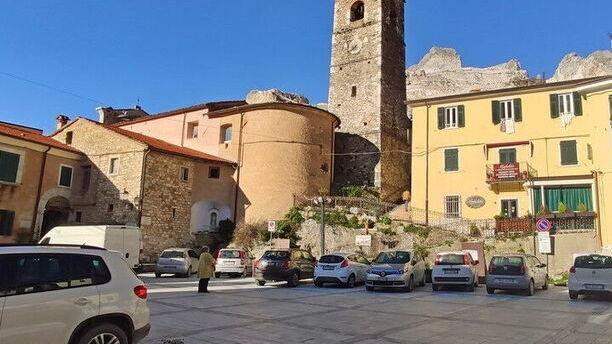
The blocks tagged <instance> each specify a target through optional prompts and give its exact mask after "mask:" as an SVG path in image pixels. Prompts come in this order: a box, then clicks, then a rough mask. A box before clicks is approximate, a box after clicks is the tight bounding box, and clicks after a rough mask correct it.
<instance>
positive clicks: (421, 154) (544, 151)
mask: <svg viewBox="0 0 612 344" xmlns="http://www.w3.org/2000/svg"><path fill="white" fill-rule="evenodd" d="M573 91H574V89H573V88H551V87H548V88H545V89H539V90H523V91H519V92H514V93H507V94H501V93H497V94H495V95H489V96H482V97H480V98H476V97H475V96H470V95H467V96H465V97H458V98H455V99H452V102H435V101H432V102H431V103H430V105H429V106H427V105H425V104H424V103H417V104H413V131H412V132H413V144H412V151H413V156H412V196H413V197H412V205H413V207H415V208H422V209H424V208H425V198H426V197H425V178H426V177H425V176H426V167H425V166H426V154H425V153H426V136H427V118H428V117H429V152H430V154H429V209H430V210H431V211H437V212H441V213H442V212H444V197H445V196H446V195H460V196H461V202H462V205H461V210H462V216H463V217H465V218H472V219H484V218H492V217H493V216H494V215H496V214H499V213H500V212H501V199H518V207H519V216H524V215H526V214H528V213H533V212H534V211H533V210H532V205H531V201H530V197H529V194H528V192H527V188H525V187H524V186H523V184H522V183H515V184H503V185H498V186H493V187H492V186H490V185H489V184H487V183H486V165H487V164H496V163H498V162H499V152H498V151H499V148H490V149H487V148H486V145H487V144H489V145H490V144H498V143H509V142H519V141H528V142H529V144H526V145H516V146H513V147H502V148H516V151H517V162H521V163H527V164H529V165H530V166H531V167H533V168H534V169H535V170H536V171H537V177H538V178H549V177H570V178H560V179H571V178H581V179H585V180H589V183H592V182H593V181H592V180H593V178H592V171H601V172H602V173H601V175H600V177H599V189H600V190H599V191H600V193H601V196H600V197H599V198H600V199H601V198H604V199H602V200H600V202H601V204H600V207H599V209H596V211H598V212H599V213H600V215H601V220H602V228H603V229H604V230H605V233H604V234H603V235H602V237H603V241H604V245H605V244H606V243H608V244H612V209H610V210H609V209H607V208H610V207H612V203H610V202H608V203H606V201H605V198H610V197H612V176H611V175H610V173H611V171H612V158H611V156H612V153H611V152H610V151H611V149H612V136H611V134H610V105H609V101H608V97H609V95H610V94H612V90H610V89H609V88H608V89H607V90H606V91H600V92H594V93H587V94H586V99H585V98H584V97H583V99H582V108H583V111H582V112H583V115H582V116H576V117H574V118H573V120H572V122H571V124H569V125H568V126H567V127H563V126H562V123H561V119H559V118H551V116H550V100H549V95H550V94H558V93H565V92H568V93H569V92H573ZM498 96H499V97H498ZM513 98H521V99H522V122H517V123H516V126H515V132H514V133H512V134H509V133H505V132H502V131H501V130H500V126H499V125H494V124H493V121H492V109H491V108H492V105H491V102H492V101H494V100H507V99H513ZM455 105H463V106H465V127H463V128H458V129H442V130H439V129H438V115H437V109H438V108H439V107H449V106H455ZM562 140H576V141H577V151H578V164H577V165H576V166H562V165H561V163H560V150H559V142H560V141H562ZM589 145H590V146H589ZM445 148H458V149H459V171H458V172H445V171H444V149H445ZM590 150H592V154H591V156H590V154H589V151H590ZM473 195H478V196H482V197H484V198H485V200H486V204H485V205H484V206H483V207H482V208H480V209H472V208H469V207H467V206H466V204H465V200H466V198H468V197H469V196H473ZM602 196H603V197H602ZM594 201H595V202H596V200H595V199H594ZM596 206H597V205H596ZM553 208H554V207H553ZM551 210H556V209H551Z"/></svg>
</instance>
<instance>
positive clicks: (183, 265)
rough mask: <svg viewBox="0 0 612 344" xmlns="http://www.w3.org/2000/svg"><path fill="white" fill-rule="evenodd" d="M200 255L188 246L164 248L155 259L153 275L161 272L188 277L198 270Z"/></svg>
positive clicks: (157, 275) (158, 275)
mask: <svg viewBox="0 0 612 344" xmlns="http://www.w3.org/2000/svg"><path fill="white" fill-rule="evenodd" d="M199 261H200V257H199V256H198V254H197V253H196V252H195V251H194V250H192V249H189V248H168V249H165V250H164V251H163V252H162V253H161V254H160V255H159V258H158V259H157V264H156V265H155V277H161V275H162V274H173V275H178V276H181V277H189V276H191V275H192V274H194V273H196V272H198V265H199Z"/></svg>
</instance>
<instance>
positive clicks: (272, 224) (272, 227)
mask: <svg viewBox="0 0 612 344" xmlns="http://www.w3.org/2000/svg"><path fill="white" fill-rule="evenodd" d="M268 232H270V233H274V232H276V221H274V220H270V221H268Z"/></svg>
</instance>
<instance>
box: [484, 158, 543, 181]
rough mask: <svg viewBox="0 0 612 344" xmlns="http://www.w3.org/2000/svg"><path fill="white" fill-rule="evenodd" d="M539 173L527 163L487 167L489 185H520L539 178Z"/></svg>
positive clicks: (490, 165)
mask: <svg viewBox="0 0 612 344" xmlns="http://www.w3.org/2000/svg"><path fill="white" fill-rule="evenodd" d="M537 176H538V172H537V171H536V170H535V169H534V168H533V167H531V166H530V165H529V164H528V163H526V162H514V163H507V164H489V165H487V183H489V184H500V183H519V182H524V181H526V180H529V179H531V178H534V177H537Z"/></svg>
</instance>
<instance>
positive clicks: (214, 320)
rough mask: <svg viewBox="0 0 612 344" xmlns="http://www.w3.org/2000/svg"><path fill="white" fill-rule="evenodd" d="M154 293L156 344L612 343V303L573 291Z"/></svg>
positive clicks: (182, 283)
mask: <svg viewBox="0 0 612 344" xmlns="http://www.w3.org/2000/svg"><path fill="white" fill-rule="evenodd" d="M143 279H144V280H145V282H146V283H147V284H148V285H149V287H150V294H149V295H150V296H149V307H150V309H151V326H152V328H151V333H150V335H149V336H148V337H147V338H146V339H145V341H144V343H146V344H181V343H182V344H192V343H364V344H365V343H368V344H374V343H521V344H524V343H542V344H544V343H556V344H563V343H612V302H611V301H610V298H602V297H589V298H587V299H584V298H582V297H581V298H580V299H579V300H578V301H570V300H569V298H568V295H567V290H566V289H565V288H558V287H551V289H550V290H548V291H538V292H537V293H536V295H535V296H532V297H526V296H521V295H518V294H511V293H505V292H496V294H495V295H487V294H486V291H485V288H484V287H482V286H481V287H480V288H478V289H477V291H476V292H475V293H469V292H463V291H442V292H436V293H433V292H432V291H431V286H430V285H427V286H426V287H424V288H418V289H417V291H416V292H413V293H402V292H376V293H371V292H366V291H365V290H364V288H363V287H357V288H355V289H342V288H323V289H321V288H315V287H314V286H313V285H312V284H311V283H302V284H301V285H300V287H298V288H294V289H291V288H287V287H285V286H284V284H282V283H278V284H272V285H271V286H268V285H266V286H265V287H257V286H255V284H254V282H253V280H252V279H216V280H213V281H212V283H211V288H210V289H211V291H212V292H211V293H210V294H207V295H198V294H196V286H197V281H196V280H195V279H193V278H191V279H175V278H161V279H156V278H154V277H146V276H145V277H143Z"/></svg>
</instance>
